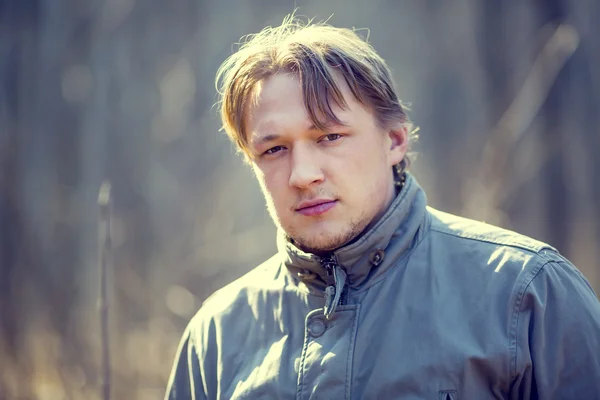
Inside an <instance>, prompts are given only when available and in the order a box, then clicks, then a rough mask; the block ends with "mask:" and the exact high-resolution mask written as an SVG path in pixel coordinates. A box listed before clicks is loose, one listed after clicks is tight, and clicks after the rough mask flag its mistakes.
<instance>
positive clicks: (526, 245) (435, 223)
mask: <svg viewBox="0 0 600 400" xmlns="http://www.w3.org/2000/svg"><path fill="white" fill-rule="evenodd" d="M428 211H429V214H430V215H431V226H430V229H431V230H432V231H434V232H438V233H442V234H446V235H450V236H455V237H457V238H464V239H471V240H475V241H479V242H487V243H490V244H492V245H500V246H508V247H511V248H513V249H515V250H522V251H524V252H528V253H536V254H539V253H540V252H541V251H542V250H545V249H547V250H552V251H556V249H554V248H553V247H552V246H550V245H549V244H547V243H544V242H542V241H539V240H536V239H533V238H531V237H528V236H525V235H522V234H520V233H517V232H514V231H511V230H508V229H504V228H500V227H498V226H495V225H490V224H487V223H485V222H480V221H475V220H472V219H469V218H464V217H459V216H457V215H453V214H449V213H446V212H443V211H439V210H436V209H434V208H432V207H428ZM493 247H496V246H493Z"/></svg>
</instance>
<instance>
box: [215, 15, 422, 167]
mask: <svg viewBox="0 0 600 400" xmlns="http://www.w3.org/2000/svg"><path fill="white" fill-rule="evenodd" d="M278 72H288V73H293V74H295V75H296V76H297V78H298V79H299V80H300V84H301V87H302V94H303V97H304V105H305V106H306V110H307V112H308V114H309V117H310V119H311V120H312V123H313V124H314V125H315V126H316V127H317V128H319V129H322V130H326V129H327V125H328V124H329V123H331V122H335V123H337V124H340V121H339V119H338V118H337V117H336V115H335V113H334V112H333V110H332V107H331V101H333V102H335V104H337V105H338V106H339V107H342V108H344V107H346V101H345V100H344V97H343V95H342V93H341V91H340V88H339V86H338V84H336V80H335V79H334V76H336V75H337V76H342V77H343V78H344V80H345V82H346V84H347V85H348V87H349V88H350V90H351V92H352V94H353V95H354V97H355V98H356V99H357V100H358V101H359V102H360V103H362V104H363V105H364V106H366V107H367V108H369V109H370V110H371V111H372V112H373V114H374V116H375V118H376V121H377V123H378V124H379V126H380V127H382V128H387V127H390V126H391V125H392V124H396V123H398V122H400V123H402V124H405V125H407V127H408V130H409V132H411V123H410V120H409V118H408V116H407V114H406V112H405V108H404V106H403V105H402V103H401V101H400V99H399V98H398V95H397V93H396V89H395V87H394V83H393V80H392V74H391V71H390V69H389V67H388V66H387V64H386V62H385V60H384V59H383V58H381V57H380V56H379V55H378V54H377V52H376V51H375V50H374V49H373V47H372V46H371V45H370V44H369V43H368V42H367V41H365V40H363V39H361V38H360V37H359V36H358V35H357V34H356V32H355V31H353V30H350V29H345V28H336V27H333V26H330V25H328V24H327V23H326V22H319V23H313V22H312V20H308V21H307V22H303V21H301V20H299V19H297V18H296V17H295V16H294V14H290V15H288V16H286V18H285V19H284V21H283V23H282V24H281V25H280V26H278V27H275V28H273V27H267V28H265V29H263V30H262V31H261V32H260V33H258V34H254V35H248V36H247V37H246V38H245V40H243V41H242V43H241V44H240V48H239V50H238V51H237V52H235V53H234V54H233V55H231V56H230V57H229V58H227V59H226V60H225V61H224V62H223V64H222V65H221V67H220V68H219V70H218V72H217V78H216V87H217V92H218V93H219V96H220V99H219V103H218V104H219V106H220V113H221V120H222V122H223V129H224V130H225V132H226V133H227V135H228V136H229V137H230V139H231V140H232V141H233V142H234V143H235V144H236V145H237V148H238V150H241V151H242V152H244V154H246V155H247V156H249V149H248V139H247V134H246V132H245V126H244V121H245V119H246V113H247V109H248V107H247V106H248V103H249V101H251V98H252V93H253V89H254V87H255V85H256V84H257V83H259V82H261V81H263V80H265V79H267V78H269V77H270V76H272V75H275V74H277V73H278ZM411 133H412V132H411ZM408 163H409V160H408V157H407V156H405V157H404V160H403V161H402V162H401V163H400V165H399V166H398V167H399V168H400V169H401V170H404V169H405V168H406V167H407V166H408Z"/></svg>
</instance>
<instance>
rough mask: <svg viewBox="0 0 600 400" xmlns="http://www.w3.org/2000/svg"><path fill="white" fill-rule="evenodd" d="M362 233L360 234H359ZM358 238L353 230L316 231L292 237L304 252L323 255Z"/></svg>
mask: <svg viewBox="0 0 600 400" xmlns="http://www.w3.org/2000/svg"><path fill="white" fill-rule="evenodd" d="M359 233H360V232H359ZM356 236H357V233H356V232H355V231H354V230H353V229H344V230H341V231H340V230H335V231H330V232H324V231H323V230H315V231H311V232H302V233H301V234H299V235H291V237H292V238H293V239H294V241H295V242H296V244H297V245H298V246H299V247H300V248H301V249H302V250H304V251H308V252H310V253H323V252H328V251H332V250H335V249H337V248H339V247H342V246H343V245H344V244H346V243H348V242H349V241H351V240H352V239H354V238H355V237H356Z"/></svg>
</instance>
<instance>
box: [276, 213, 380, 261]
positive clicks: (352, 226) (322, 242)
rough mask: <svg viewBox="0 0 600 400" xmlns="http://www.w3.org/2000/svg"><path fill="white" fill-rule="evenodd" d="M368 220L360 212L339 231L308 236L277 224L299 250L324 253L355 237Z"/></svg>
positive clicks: (318, 253) (366, 224) (362, 229)
mask: <svg viewBox="0 0 600 400" xmlns="http://www.w3.org/2000/svg"><path fill="white" fill-rule="evenodd" d="M368 224H369V221H368V218H367V216H366V215H364V214H361V215H360V216H359V217H357V218H355V219H352V220H350V222H348V223H347V224H346V225H345V226H344V227H343V228H342V229H340V231H338V232H328V233H323V234H322V235H321V234H317V235H316V236H315V235H313V236H310V235H306V234H302V233H301V232H298V231H297V230H295V229H293V228H288V229H286V228H284V227H282V226H281V224H277V225H278V226H279V227H280V229H282V230H283V231H284V232H285V233H286V236H287V237H288V239H290V240H291V241H292V243H294V244H295V245H296V247H298V248H299V249H300V250H302V251H304V252H306V253H313V254H317V255H320V254H324V253H329V252H332V251H334V250H336V249H338V248H340V247H342V246H344V245H345V244H347V243H350V242H351V241H353V240H354V239H356V238H357V237H358V236H359V235H360V234H361V233H362V232H363V231H364V229H365V228H366V227H367V226H368Z"/></svg>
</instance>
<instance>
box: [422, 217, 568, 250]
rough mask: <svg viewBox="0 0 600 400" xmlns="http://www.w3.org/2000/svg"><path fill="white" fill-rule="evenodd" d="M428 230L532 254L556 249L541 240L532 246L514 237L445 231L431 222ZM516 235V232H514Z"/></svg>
mask: <svg viewBox="0 0 600 400" xmlns="http://www.w3.org/2000/svg"><path fill="white" fill-rule="evenodd" d="M430 230H432V231H434V232H438V233H441V234H444V235H448V236H453V237H455V238H462V239H467V240H476V241H478V242H483V243H490V244H496V245H502V246H508V247H513V248H516V249H520V250H524V251H528V252H531V253H534V254H539V253H540V251H542V250H545V249H548V250H553V251H556V249H555V248H554V247H552V246H550V245H549V244H547V243H543V242H540V246H538V247H532V246H530V245H528V244H527V243H525V242H520V241H518V240H516V239H515V238H511V240H501V239H491V238H486V237H485V236H478V235H468V234H464V233H457V232H454V231H447V230H445V229H441V228H438V227H434V226H433V224H432V226H431V228H430ZM516 235H518V234H516Z"/></svg>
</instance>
